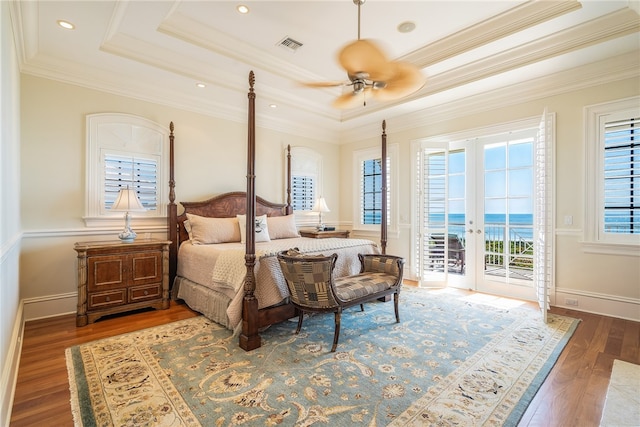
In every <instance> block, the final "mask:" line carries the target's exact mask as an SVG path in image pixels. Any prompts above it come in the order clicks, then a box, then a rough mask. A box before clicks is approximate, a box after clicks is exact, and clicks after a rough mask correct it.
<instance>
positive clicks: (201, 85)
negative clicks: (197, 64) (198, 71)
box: [196, 83, 207, 87]
mask: <svg viewBox="0 0 640 427" xmlns="http://www.w3.org/2000/svg"><path fill="white" fill-rule="evenodd" d="M196 86H198V87H207V85H206V84H204V83H196Z"/></svg>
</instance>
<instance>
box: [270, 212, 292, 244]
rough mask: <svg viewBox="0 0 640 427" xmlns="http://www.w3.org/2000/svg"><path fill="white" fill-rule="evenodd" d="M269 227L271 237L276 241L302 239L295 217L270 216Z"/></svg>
mask: <svg viewBox="0 0 640 427" xmlns="http://www.w3.org/2000/svg"><path fill="white" fill-rule="evenodd" d="M267 224H268V225H269V237H270V238H271V240H274V239H290V238H292V237H300V233H298V227H296V218H295V215H293V214H291V215H286V216H269V217H267Z"/></svg>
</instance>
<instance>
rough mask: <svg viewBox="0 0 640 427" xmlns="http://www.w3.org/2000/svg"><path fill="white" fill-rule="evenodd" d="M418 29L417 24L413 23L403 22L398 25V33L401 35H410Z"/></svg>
mask: <svg viewBox="0 0 640 427" xmlns="http://www.w3.org/2000/svg"><path fill="white" fill-rule="evenodd" d="M415 29H416V24H415V23H413V22H411V21H405V22H402V23H401V24H400V25H398V31H400V32H401V33H410V32H411V31H413V30H415Z"/></svg>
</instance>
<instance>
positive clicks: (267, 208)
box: [178, 191, 292, 246]
mask: <svg viewBox="0 0 640 427" xmlns="http://www.w3.org/2000/svg"><path fill="white" fill-rule="evenodd" d="M181 204H182V206H183V207H184V212H183V213H182V214H181V215H178V246H180V245H181V244H182V242H184V241H185V240H189V236H188V235H187V231H186V230H185V228H184V221H185V220H186V219H187V213H190V214H193V215H199V216H204V217H210V218H234V217H235V216H236V215H244V214H246V213H247V194H246V193H245V192H244V191H235V192H232V193H224V194H220V195H218V196H215V197H212V198H210V199H208V200H203V201H201V202H181ZM291 211H292V209H291V206H290V205H288V204H286V203H272V202H269V201H267V200H265V199H263V198H262V197H256V215H258V216H260V215H267V216H284V215H288V214H289V213H291Z"/></svg>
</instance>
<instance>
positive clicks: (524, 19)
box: [398, 0, 582, 68]
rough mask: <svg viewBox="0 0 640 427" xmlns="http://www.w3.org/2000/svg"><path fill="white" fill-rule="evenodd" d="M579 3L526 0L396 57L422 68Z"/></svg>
mask: <svg viewBox="0 0 640 427" xmlns="http://www.w3.org/2000/svg"><path fill="white" fill-rule="evenodd" d="M581 7H582V5H581V4H580V2H578V1H576V0H562V1H528V2H526V3H524V4H521V5H519V6H516V7H514V8H512V9H509V10H507V11H506V12H503V13H501V14H499V15H496V16H494V17H492V18H490V19H486V20H484V21H482V22H479V23H478V24H476V25H472V26H470V27H467V28H465V29H463V30H461V31H458V32H456V33H453V34H451V35H449V36H447V37H444V38H442V39H440V40H437V41H435V42H433V43H430V44H428V45H426V46H424V47H422V48H420V49H418V50H416V51H413V52H411V53H409V54H407V55H404V56H402V57H401V58H398V59H399V60H401V61H408V62H411V63H413V64H414V65H416V66H418V67H420V68H425V67H427V66H429V65H432V64H435V63H438V62H440V61H444V60H445V59H449V58H452V57H454V56H456V55H460V54H462V53H465V52H468V51H470V50H473V49H476V48H478V47H480V46H483V45H485V44H488V43H491V42H494V41H496V40H500V39H502V38H504V37H506V36H508V35H511V34H515V33H517V32H518V31H522V30H524V29H527V28H530V27H532V26H534V25H538V24H541V23H543V22H545V21H548V20H549V19H552V18H556V17H558V16H561V15H564V14H565V13H568V12H571V11H574V10H576V9H580V8H581Z"/></svg>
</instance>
